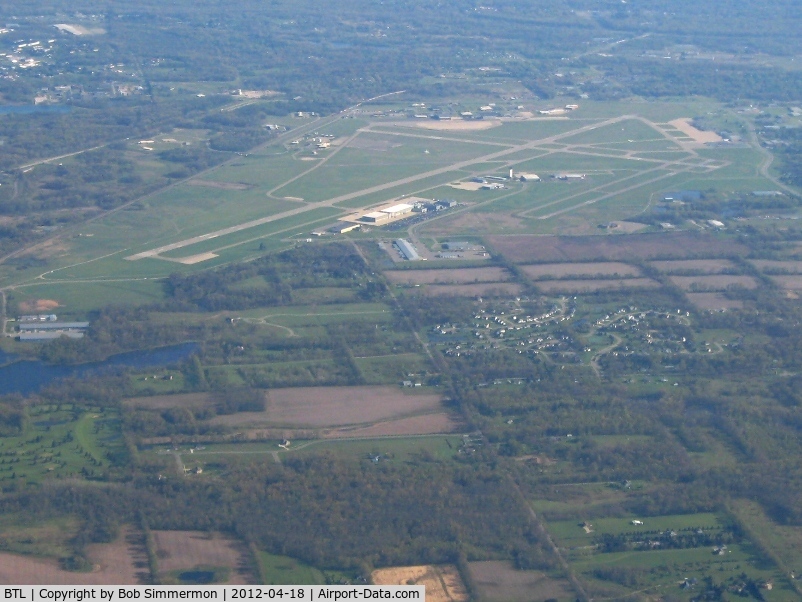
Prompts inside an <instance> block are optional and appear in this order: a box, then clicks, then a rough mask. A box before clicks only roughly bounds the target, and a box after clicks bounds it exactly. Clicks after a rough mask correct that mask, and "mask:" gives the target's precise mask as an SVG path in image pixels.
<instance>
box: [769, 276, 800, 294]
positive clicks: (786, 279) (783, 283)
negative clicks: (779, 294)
mask: <svg viewBox="0 0 802 602" xmlns="http://www.w3.org/2000/svg"><path fill="white" fill-rule="evenodd" d="M771 279H772V280H773V281H774V282H776V283H777V286H780V287H782V288H784V289H787V290H790V291H802V276H772V277H771Z"/></svg>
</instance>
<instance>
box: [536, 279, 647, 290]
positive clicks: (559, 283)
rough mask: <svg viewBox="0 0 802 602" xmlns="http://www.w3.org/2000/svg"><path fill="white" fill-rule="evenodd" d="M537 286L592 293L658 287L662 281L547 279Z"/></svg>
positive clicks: (545, 288) (543, 288) (544, 288)
mask: <svg viewBox="0 0 802 602" xmlns="http://www.w3.org/2000/svg"><path fill="white" fill-rule="evenodd" d="M537 286H538V288H539V289H541V290H542V291H543V292H545V293H558V292H560V293H592V292H595V291H609V290H622V289H632V288H658V287H659V286H660V283H659V282H657V281H656V280H652V279H651V278H622V279H599V280H545V281H542V282H538V283H537Z"/></svg>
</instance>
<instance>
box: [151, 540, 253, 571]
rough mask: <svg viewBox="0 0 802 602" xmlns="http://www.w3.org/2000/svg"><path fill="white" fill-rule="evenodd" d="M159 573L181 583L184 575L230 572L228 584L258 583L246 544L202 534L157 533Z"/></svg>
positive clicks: (155, 541)
mask: <svg viewBox="0 0 802 602" xmlns="http://www.w3.org/2000/svg"><path fill="white" fill-rule="evenodd" d="M153 540H154V543H155V545H156V556H157V557H158V559H159V561H158V562H159V572H160V574H161V575H160V576H161V577H162V578H164V577H166V576H167V574H168V573H173V574H174V576H175V577H178V580H179V581H181V580H182V577H181V574H182V571H184V572H191V571H192V570H193V569H201V570H202V569H212V568H214V569H220V568H225V569H228V579H226V580H225V581H224V582H223V583H226V584H247V583H253V582H254V576H253V574H252V571H251V564H250V562H251V561H250V558H249V552H248V549H247V548H246V547H245V544H243V543H242V542H239V541H236V540H234V539H231V538H229V537H227V536H224V535H222V534H220V533H204V532H201V531H153Z"/></svg>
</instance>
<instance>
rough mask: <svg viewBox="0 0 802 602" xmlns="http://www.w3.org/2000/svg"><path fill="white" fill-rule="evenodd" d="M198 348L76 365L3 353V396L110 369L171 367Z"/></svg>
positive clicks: (185, 345)
mask: <svg viewBox="0 0 802 602" xmlns="http://www.w3.org/2000/svg"><path fill="white" fill-rule="evenodd" d="M197 349H198V345H197V344H196V343H182V344H181V345H172V346H170V347H161V348H159V349H148V350H145V351H131V352H129V353H120V354H118V355H112V356H111V357H109V358H108V359H106V360H104V361H102V362H89V363H86V364H75V365H59V364H46V363H44V362H40V361H30V360H21V361H14V359H15V358H14V356H11V355H9V354H7V353H5V352H3V351H1V350H0V395H9V394H11V393H20V394H22V395H29V394H30V393H35V392H36V391H38V390H40V389H41V388H42V387H45V386H47V385H50V384H52V383H54V382H55V381H57V380H59V379H62V378H70V377H81V376H90V375H92V374H98V373H100V372H103V371H104V370H108V369H110V368H116V367H125V368H136V369H143V368H151V367H154V368H155V367H163V366H169V365H171V364H176V363H178V362H180V361H182V360H185V359H187V358H188V357H189V356H191V355H192V354H193V353H194V352H195V351H197Z"/></svg>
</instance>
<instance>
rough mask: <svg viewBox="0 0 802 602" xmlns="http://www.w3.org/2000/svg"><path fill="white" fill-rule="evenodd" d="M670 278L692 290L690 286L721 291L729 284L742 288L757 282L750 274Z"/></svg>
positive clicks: (683, 287) (755, 285)
mask: <svg viewBox="0 0 802 602" xmlns="http://www.w3.org/2000/svg"><path fill="white" fill-rule="evenodd" d="M670 279H671V282H673V283H674V284H676V285H677V286H678V287H680V288H681V289H682V290H684V291H689V290H692V288H695V289H697V290H699V291H723V290H726V289H727V287H728V286H731V285H738V286H742V287H744V288H757V282H755V280H754V278H752V277H751V276H728V275H725V274H710V275H705V276H671V277H670ZM694 285H695V286H694Z"/></svg>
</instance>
